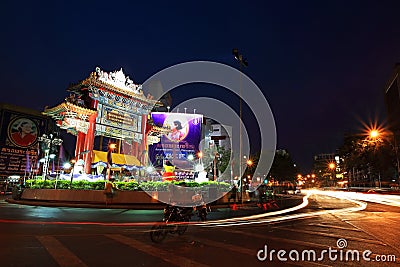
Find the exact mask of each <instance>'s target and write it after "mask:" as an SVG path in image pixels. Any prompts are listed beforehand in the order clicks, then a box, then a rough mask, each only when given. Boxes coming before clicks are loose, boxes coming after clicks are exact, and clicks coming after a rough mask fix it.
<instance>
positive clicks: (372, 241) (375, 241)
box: [276, 227, 387, 246]
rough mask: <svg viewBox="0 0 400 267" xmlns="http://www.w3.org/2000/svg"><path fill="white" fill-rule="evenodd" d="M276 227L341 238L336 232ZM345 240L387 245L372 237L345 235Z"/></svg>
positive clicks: (283, 228)
mask: <svg viewBox="0 0 400 267" xmlns="http://www.w3.org/2000/svg"><path fill="white" fill-rule="evenodd" d="M276 229H279V230H284V231H291V232H297V233H302V234H309V235H314V236H315V235H319V236H324V237H332V238H337V239H339V238H341V237H340V236H339V235H337V234H330V233H323V232H316V231H307V230H302V229H293V228H287V227H276ZM346 239H347V240H354V241H359V242H363V243H370V244H377V245H382V246H387V244H385V243H383V242H381V241H379V240H372V239H365V238H358V237H353V236H347V237H346Z"/></svg>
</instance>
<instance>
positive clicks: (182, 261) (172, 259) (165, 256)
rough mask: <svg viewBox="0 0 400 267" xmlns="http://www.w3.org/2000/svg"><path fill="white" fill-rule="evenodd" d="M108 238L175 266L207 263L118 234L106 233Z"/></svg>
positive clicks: (202, 265) (201, 266)
mask: <svg viewBox="0 0 400 267" xmlns="http://www.w3.org/2000/svg"><path fill="white" fill-rule="evenodd" d="M105 236H107V237H108V238H110V239H113V240H115V241H118V242H120V243H122V244H125V245H128V246H130V247H132V248H134V249H137V250H140V251H142V252H144V253H146V254H149V255H151V256H153V257H157V258H160V259H162V260H163V261H166V262H168V263H171V264H174V265H176V266H181V267H188V266H198V267H206V266H208V265H206V264H202V263H200V262H196V261H194V260H190V259H187V258H185V257H181V256H179V255H176V254H174V255H171V253H170V252H168V251H165V250H162V249H159V248H157V247H155V246H151V245H148V244H146V243H143V242H140V241H138V240H135V239H132V238H129V237H126V236H123V235H119V234H106V235H105Z"/></svg>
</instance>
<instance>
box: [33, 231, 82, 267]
mask: <svg viewBox="0 0 400 267" xmlns="http://www.w3.org/2000/svg"><path fill="white" fill-rule="evenodd" d="M36 239H37V240H39V241H40V243H42V245H43V246H44V247H45V248H46V250H47V251H48V252H49V254H50V255H51V256H52V257H53V258H54V260H55V261H56V262H57V263H58V264H59V265H60V266H61V267H64V266H65V267H75V266H76V267H85V266H87V265H86V264H85V263H83V262H82V261H81V260H80V259H79V258H78V257H77V256H75V254H73V253H72V252H71V251H70V250H69V249H67V248H66V247H64V245H63V244H61V243H60V241H58V240H57V239H55V238H54V237H52V236H36Z"/></svg>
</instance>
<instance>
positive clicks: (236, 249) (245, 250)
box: [193, 236, 332, 267]
mask: <svg viewBox="0 0 400 267" xmlns="http://www.w3.org/2000/svg"><path fill="white" fill-rule="evenodd" d="M193 239H195V240H196V241H200V242H202V243H204V244H205V245H210V246H213V247H216V248H222V249H224V250H226V249H228V250H231V251H233V252H237V253H241V254H246V255H250V256H252V257H254V258H256V256H257V252H258V250H257V249H255V250H252V249H248V248H244V247H240V246H236V245H232V244H227V243H223V242H218V241H214V240H211V239H205V238H201V237H194V236H193ZM289 263H290V265H296V266H304V263H301V262H300V263H298V262H295V261H291V262H289ZM309 263H310V264H309ZM307 264H309V265H315V266H324V267H331V266H332V265H325V264H321V263H314V262H307Z"/></svg>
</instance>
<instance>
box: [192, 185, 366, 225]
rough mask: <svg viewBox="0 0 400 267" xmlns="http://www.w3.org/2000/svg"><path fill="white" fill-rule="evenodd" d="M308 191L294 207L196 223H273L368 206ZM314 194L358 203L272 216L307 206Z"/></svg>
mask: <svg viewBox="0 0 400 267" xmlns="http://www.w3.org/2000/svg"><path fill="white" fill-rule="evenodd" d="M306 193H307V194H306V195H305V196H304V198H303V203H302V204H300V205H298V206H296V207H293V208H289V209H285V210H280V211H276V212H268V213H264V214H257V215H252V216H247V217H241V218H232V219H226V220H217V221H212V222H206V223H203V224H196V225H200V226H204V227H230V226H240V225H249V224H262V223H272V222H281V221H286V220H294V219H301V218H308V217H314V216H321V215H324V214H334V213H347V212H357V211H360V210H364V209H365V208H366V207H367V204H366V203H365V202H362V201H358V200H354V199H350V198H347V197H346V196H344V195H338V194H330V193H328V192H326V191H317V190H309V191H306ZM327 193H328V194H327ZM313 194H319V195H327V196H330V197H335V198H339V199H345V200H348V201H350V202H352V203H354V204H356V205H357V206H355V207H350V208H342V209H334V210H322V211H314V212H304V213H298V214H286V215H284V216H277V217H272V216H276V215H278V214H285V213H289V212H292V211H295V210H299V209H301V208H304V207H305V206H307V205H308V198H309V197H310V196H311V195H313ZM268 217H271V218H268Z"/></svg>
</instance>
